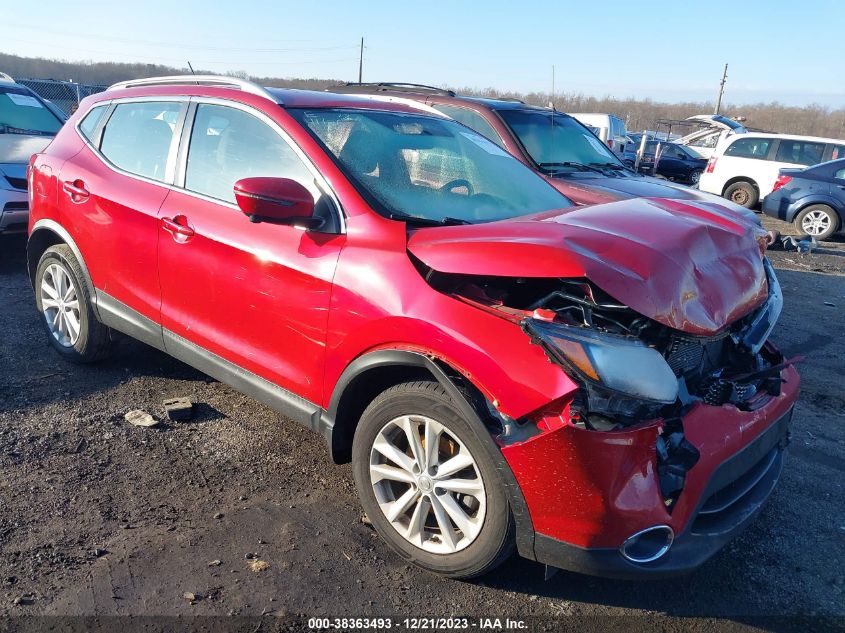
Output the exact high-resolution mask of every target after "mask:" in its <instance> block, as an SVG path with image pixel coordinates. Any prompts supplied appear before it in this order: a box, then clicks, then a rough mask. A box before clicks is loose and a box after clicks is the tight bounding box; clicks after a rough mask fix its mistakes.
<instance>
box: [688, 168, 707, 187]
mask: <svg viewBox="0 0 845 633" xmlns="http://www.w3.org/2000/svg"><path fill="white" fill-rule="evenodd" d="M703 173H704V171H703V170H701V169H696V170H695V171H694V172H692V173H691V174H690V175H689V182H690V184H691V185H697V184H698V181H699V180H701V174H703Z"/></svg>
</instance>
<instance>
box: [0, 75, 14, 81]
mask: <svg viewBox="0 0 845 633" xmlns="http://www.w3.org/2000/svg"><path fill="white" fill-rule="evenodd" d="M0 81H9V82H11V83H15V80H14V79H12V76H11V75H7V74H6V73H0Z"/></svg>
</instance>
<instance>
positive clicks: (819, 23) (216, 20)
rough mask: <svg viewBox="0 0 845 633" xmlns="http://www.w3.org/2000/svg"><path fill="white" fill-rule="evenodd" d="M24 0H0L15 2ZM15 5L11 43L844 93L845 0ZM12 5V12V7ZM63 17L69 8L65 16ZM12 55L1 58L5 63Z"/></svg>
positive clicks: (788, 96) (647, 86) (598, 85)
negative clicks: (724, 78) (361, 60)
mask: <svg viewBox="0 0 845 633" xmlns="http://www.w3.org/2000/svg"><path fill="white" fill-rule="evenodd" d="M6 4H8V5H10V6H16V7H18V8H20V7H21V6H22V5H21V4H20V2H19V0H0V7H2V6H3V5H6ZM25 7H26V10H16V11H14V12H13V13H6V12H4V14H5V15H4V18H3V20H2V21H0V51H2V52H5V53H13V54H17V55H24V56H29V57H47V58H53V59H66V60H72V61H79V60H91V61H116V62H142V63H155V64H167V65H175V66H180V67H184V66H185V65H186V62H187V61H188V60H190V61H191V63H192V64H193V66H194V68H203V69H206V70H211V71H214V72H225V71H230V70H231V71H246V72H248V73H249V74H250V75H257V76H279V77H318V78H329V79H342V80H349V81H353V80H356V79H357V75H358V54H359V46H360V40H361V38H362V37H363V38H364V46H365V48H364V69H363V70H364V72H363V78H364V81H402V82H414V83H424V84H431V85H437V86H443V85H448V86H451V87H472V88H487V87H493V88H498V89H500V90H514V91H518V92H532V91H541V92H550V91H551V88H552V66H554V69H555V73H554V74H555V91H556V92H557V93H582V94H584V95H594V96H597V97H604V96H613V97H619V98H625V97H635V98H651V99H653V100H655V101H669V102H678V101H713V100H715V97H716V93H717V91H718V87H719V80H720V78H721V74H722V70H723V67H724V64H725V63H728V64H730V66H729V68H728V80H727V84H726V86H725V98H724V100H725V102H727V103H733V104H743V103H754V102H759V101H764V102H769V101H779V102H781V103H785V104H788V105H799V106H801V105H807V104H811V103H818V104H821V105H823V106H827V107H831V108H841V107H845V63H843V59H844V58H845V56H843V54H842V50H843V49H842V44H843V32H845V0H803V1H801V2H795V0H788V1H784V0H745V1H744V2H743V1H742V0H734V1H725V0H709V1H708V2H690V1H688V0H674V1H673V2H669V1H664V0H638V1H633V0H631V1H628V2H625V1H621V0H593V1H591V2H582V1H567V0H557V1H556V2H547V3H541V2H528V1H525V0H523V1H522V2H505V1H503V0H485V1H484V2H481V1H470V0H453V1H452V2H438V1H436V0H429V1H428V2H425V3H423V2H408V1H407V0H406V1H404V2H403V1H400V0H393V1H383V0H371V1H368V2H360V1H359V2H354V1H347V2H336V1H334V0H320V1H318V2H313V1H312V2H303V1H302V0H300V1H298V2H287V1H280V0H277V1H275V2H273V1H268V0H260V1H249V0H241V1H240V2H232V1H231V0H229V1H226V2H223V1H220V0H205V1H204V2H203V1H196V0H181V1H174V0H168V1H166V2H165V1H161V0H142V1H141V2H125V1H120V0H111V1H110V2H106V1H102V0H96V1H95V0H91V1H86V0H76V1H75V2H73V3H71V4H70V5H69V4H68V3H67V0H39V1H38V2H25ZM6 16H11V17H8V18H7V17H6ZM57 18H58V19H57ZM0 70H2V69H0Z"/></svg>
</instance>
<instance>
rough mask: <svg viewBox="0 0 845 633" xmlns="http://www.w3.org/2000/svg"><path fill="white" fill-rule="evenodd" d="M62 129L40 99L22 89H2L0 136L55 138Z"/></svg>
mask: <svg viewBox="0 0 845 633" xmlns="http://www.w3.org/2000/svg"><path fill="white" fill-rule="evenodd" d="M60 127H62V122H61V121H60V120H59V119H58V117H56V115H55V114H53V113H52V112H50V110H49V109H48V108H47V106H45V105H44V103H42V101H41V100H40V99H37V98H36V97H34V96H32V95H31V94H30V93H29V92H27V91H25V90H23V89H20V88H0V134H32V135H38V136H54V135H55V134H56V132H58V131H59V128H60Z"/></svg>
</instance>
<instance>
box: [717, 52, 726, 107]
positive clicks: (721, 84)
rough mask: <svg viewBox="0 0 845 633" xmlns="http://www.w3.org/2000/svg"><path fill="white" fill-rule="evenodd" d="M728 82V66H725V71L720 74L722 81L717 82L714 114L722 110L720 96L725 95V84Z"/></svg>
mask: <svg viewBox="0 0 845 633" xmlns="http://www.w3.org/2000/svg"><path fill="white" fill-rule="evenodd" d="M727 80H728V65H727V64H725V71H724V72H723V73H722V81H720V82H719V98H718V99H716V112H715V114H719V110H721V109H722V95H723V94H725V82H726V81H727Z"/></svg>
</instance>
